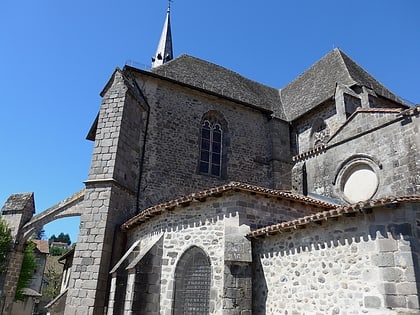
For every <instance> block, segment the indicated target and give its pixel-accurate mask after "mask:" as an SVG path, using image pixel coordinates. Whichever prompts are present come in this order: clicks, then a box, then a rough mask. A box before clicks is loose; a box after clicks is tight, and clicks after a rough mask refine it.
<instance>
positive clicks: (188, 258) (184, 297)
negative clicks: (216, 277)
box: [173, 246, 211, 315]
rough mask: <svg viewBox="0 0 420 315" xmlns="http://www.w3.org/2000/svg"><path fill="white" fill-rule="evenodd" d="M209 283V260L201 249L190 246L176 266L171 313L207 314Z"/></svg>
mask: <svg viewBox="0 0 420 315" xmlns="http://www.w3.org/2000/svg"><path fill="white" fill-rule="evenodd" d="M210 285H211V265H210V260H209V258H208V256H207V255H206V254H205V252H204V251H203V250H202V249H200V248H198V247H196V246H194V247H191V248H190V249H188V250H187V251H186V252H185V253H184V254H183V255H182V256H181V258H180V260H179V262H178V265H177V267H176V271H175V289H174V308H173V314H174V315H205V314H209V306H210Z"/></svg>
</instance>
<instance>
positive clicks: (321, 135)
mask: <svg viewBox="0 0 420 315" xmlns="http://www.w3.org/2000/svg"><path fill="white" fill-rule="evenodd" d="M329 136H330V132H329V128H328V125H327V123H326V122H325V120H324V119H322V118H321V117H317V118H315V120H314V121H313V122H312V126H311V132H310V134H309V146H310V147H311V148H316V147H317V146H320V145H323V144H326V142H327V141H328V139H329Z"/></svg>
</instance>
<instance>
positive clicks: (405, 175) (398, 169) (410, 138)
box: [302, 112, 420, 202]
mask: <svg viewBox="0 0 420 315" xmlns="http://www.w3.org/2000/svg"><path fill="white" fill-rule="evenodd" d="M377 130H380V132H378V131H377ZM418 143H420V135H419V117H418V114H417V115H409V116H404V117H403V116H402V115H400V114H398V113H395V112H394V113H392V112H360V113H357V114H356V115H355V116H354V117H353V119H352V120H350V121H349V122H348V123H347V124H346V125H345V126H344V127H343V128H342V129H341V130H340V132H339V133H338V134H336V135H335V136H334V137H333V138H332V139H331V140H330V142H329V143H328V148H327V149H326V150H325V151H321V152H318V153H316V154H313V155H312V156H310V157H308V158H303V159H302V161H303V162H305V167H306V173H307V174H308V177H307V191H308V192H309V193H316V194H320V195H324V196H329V197H333V198H338V199H341V200H342V201H344V202H345V201H346V200H345V198H344V196H343V181H344V177H345V176H344V175H345V174H344V173H345V169H346V167H347V166H348V165H350V164H351V163H353V164H355V163H357V161H360V162H367V164H369V165H370V166H369V167H371V168H372V170H373V171H374V172H375V174H376V176H377V181H378V184H377V189H376V190H375V191H374V194H373V195H372V196H371V198H380V197H383V196H390V195H410V194H416V193H418V192H419V189H420V184H419V183H420V168H419V165H418V161H419V160H420V153H419V151H418ZM342 175H343V176H342Z"/></svg>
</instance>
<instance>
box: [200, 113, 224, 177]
mask: <svg viewBox="0 0 420 315" xmlns="http://www.w3.org/2000/svg"><path fill="white" fill-rule="evenodd" d="M222 140H223V130H222V126H221V124H220V123H218V122H213V121H211V120H209V119H205V120H204V121H203V124H202V126H201V146H200V166H199V170H200V173H201V174H208V175H213V176H221V175H222V145H223V142H222Z"/></svg>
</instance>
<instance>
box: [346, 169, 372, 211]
mask: <svg viewBox="0 0 420 315" xmlns="http://www.w3.org/2000/svg"><path fill="white" fill-rule="evenodd" d="M342 189H343V194H344V197H345V199H346V200H347V201H348V202H350V203H355V202H359V201H365V200H368V199H370V198H372V197H373V195H374V194H375V192H376V190H377V189H378V177H377V175H376V173H375V172H374V170H373V169H372V168H371V167H370V166H369V165H367V164H356V165H354V166H351V167H350V168H349V169H347V171H346V172H345V174H344V176H343V181H342Z"/></svg>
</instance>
